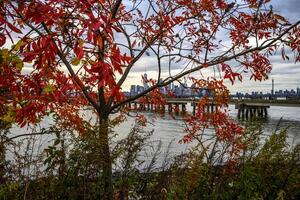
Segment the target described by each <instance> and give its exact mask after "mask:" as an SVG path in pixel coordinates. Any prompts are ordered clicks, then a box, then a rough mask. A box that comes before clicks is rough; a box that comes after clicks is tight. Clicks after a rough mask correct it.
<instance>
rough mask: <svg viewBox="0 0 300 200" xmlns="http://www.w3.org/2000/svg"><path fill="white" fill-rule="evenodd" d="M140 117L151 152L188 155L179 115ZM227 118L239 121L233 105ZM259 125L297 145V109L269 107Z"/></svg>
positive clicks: (120, 129)
mask: <svg viewBox="0 0 300 200" xmlns="http://www.w3.org/2000/svg"><path fill="white" fill-rule="evenodd" d="M187 111H188V112H191V111H192V107H191V106H189V105H188V106H187ZM85 112H87V113H85V114H86V115H87V116H88V117H91V116H92V115H91V114H90V113H88V111H85ZM133 114H136V113H133ZM141 114H143V115H144V116H145V117H146V118H147V119H148V121H151V124H148V125H147V127H145V130H149V131H150V130H153V135H152V136H151V137H150V141H151V142H152V144H153V146H154V148H153V149H150V151H153V152H154V151H156V150H155V146H156V147H157V146H158V145H159V143H161V144H160V145H161V152H162V154H163V153H164V152H166V151H168V152H169V154H170V156H172V155H178V154H180V153H184V152H187V150H188V149H189V148H190V147H191V146H193V143H192V144H180V143H179V140H180V139H182V137H183V135H184V129H185V127H186V126H185V124H184V121H183V120H182V118H181V117H180V116H178V117H176V118H175V119H174V118H172V117H171V116H170V115H168V114H165V115H164V116H160V115H158V114H155V113H150V112H142V113H141ZM229 115H230V116H231V117H232V118H233V119H235V120H238V119H237V110H236V109H235V108H234V105H229ZM51 122H52V120H51V119H49V118H48V119H47V118H46V119H45V120H43V121H42V122H41V124H40V126H41V127H48V126H49V124H51ZM133 122H134V118H133V117H127V119H126V120H125V121H124V122H123V123H122V124H120V125H118V126H117V127H115V128H114V132H115V134H116V137H115V138H114V139H113V140H114V141H118V140H119V139H122V138H125V137H126V136H127V135H128V133H129V131H130V129H131V127H132V126H133V124H134V123H133ZM241 123H242V122H241ZM256 123H257V122H256ZM261 123H262V127H263V133H264V136H267V135H270V134H271V133H273V132H274V131H275V130H276V127H278V128H279V129H284V128H288V142H289V144H290V146H295V145H297V144H300V107H280V106H271V108H269V109H268V117H267V118H265V119H264V120H261ZM26 131H28V130H24V128H23V129H20V128H18V127H13V128H12V130H11V132H12V133H11V135H10V136H14V135H18V134H21V133H24V132H26ZM205 134H207V135H209V134H212V130H210V129H208V130H206V132H205ZM38 137H39V139H38V140H39V143H38V144H39V146H38V148H39V150H41V149H43V148H44V147H47V146H48V145H50V144H52V142H53V136H51V135H43V136H38Z"/></svg>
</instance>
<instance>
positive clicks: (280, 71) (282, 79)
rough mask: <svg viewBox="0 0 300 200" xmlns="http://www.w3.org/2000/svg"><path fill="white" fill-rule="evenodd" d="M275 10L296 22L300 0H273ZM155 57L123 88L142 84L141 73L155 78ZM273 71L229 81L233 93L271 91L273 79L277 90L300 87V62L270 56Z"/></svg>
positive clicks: (144, 61)
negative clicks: (261, 77)
mask: <svg viewBox="0 0 300 200" xmlns="http://www.w3.org/2000/svg"><path fill="white" fill-rule="evenodd" d="M272 5H273V10H275V11H277V12H279V13H281V15H283V16H285V17H286V18H288V19H289V20H290V21H291V22H295V21H297V20H299V19H300V11H299V8H300V0H273V1H272ZM154 60H155V59H151V57H144V58H143V59H141V60H140V61H139V63H138V64H137V65H136V68H135V69H134V72H133V73H131V74H130V77H129V79H128V81H126V82H125V83H124V85H123V89H125V90H128V89H129V87H130V85H131V84H141V75H142V74H143V73H145V72H146V73H147V74H148V77H149V76H150V77H151V78H155V77H156V76H157V72H156V71H157V66H156V63H155V62H153V61H154ZM270 60H271V63H272V66H273V71H272V73H271V74H270V76H269V79H268V80H266V81H263V82H254V81H253V80H252V81H250V80H249V79H248V78H247V77H245V78H244V80H243V82H242V83H240V82H236V83H235V84H234V85H233V86H232V85H231V84H230V83H229V82H228V84H227V86H228V87H229V89H230V91H231V92H232V93H235V92H237V91H240V92H251V91H262V92H270V90H271V83H272V79H274V81H275V90H280V89H289V90H290V89H296V88H297V87H300V64H299V63H297V64H295V63H294V62H293V61H292V59H291V61H282V59H281V54H280V53H279V54H278V55H275V56H273V57H271V58H270ZM175 69H176V70H175V71H174V74H175V73H176V72H179V71H180V66H175Z"/></svg>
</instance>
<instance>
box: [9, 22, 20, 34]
mask: <svg viewBox="0 0 300 200" xmlns="http://www.w3.org/2000/svg"><path fill="white" fill-rule="evenodd" d="M7 26H8V27H9V28H10V29H11V30H12V31H13V32H16V33H20V34H22V31H21V30H20V29H18V28H17V27H15V26H14V25H12V24H11V23H9V22H7Z"/></svg>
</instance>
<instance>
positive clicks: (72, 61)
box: [71, 57, 80, 66]
mask: <svg viewBox="0 0 300 200" xmlns="http://www.w3.org/2000/svg"><path fill="white" fill-rule="evenodd" d="M71 63H72V65H75V66H77V65H79V63H80V60H79V59H78V58H77V57H75V58H73V59H72V60H71Z"/></svg>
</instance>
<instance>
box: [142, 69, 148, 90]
mask: <svg viewBox="0 0 300 200" xmlns="http://www.w3.org/2000/svg"><path fill="white" fill-rule="evenodd" d="M143 86H144V90H147V89H148V88H149V85H148V75H147V74H146V73H145V74H144V77H143Z"/></svg>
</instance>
